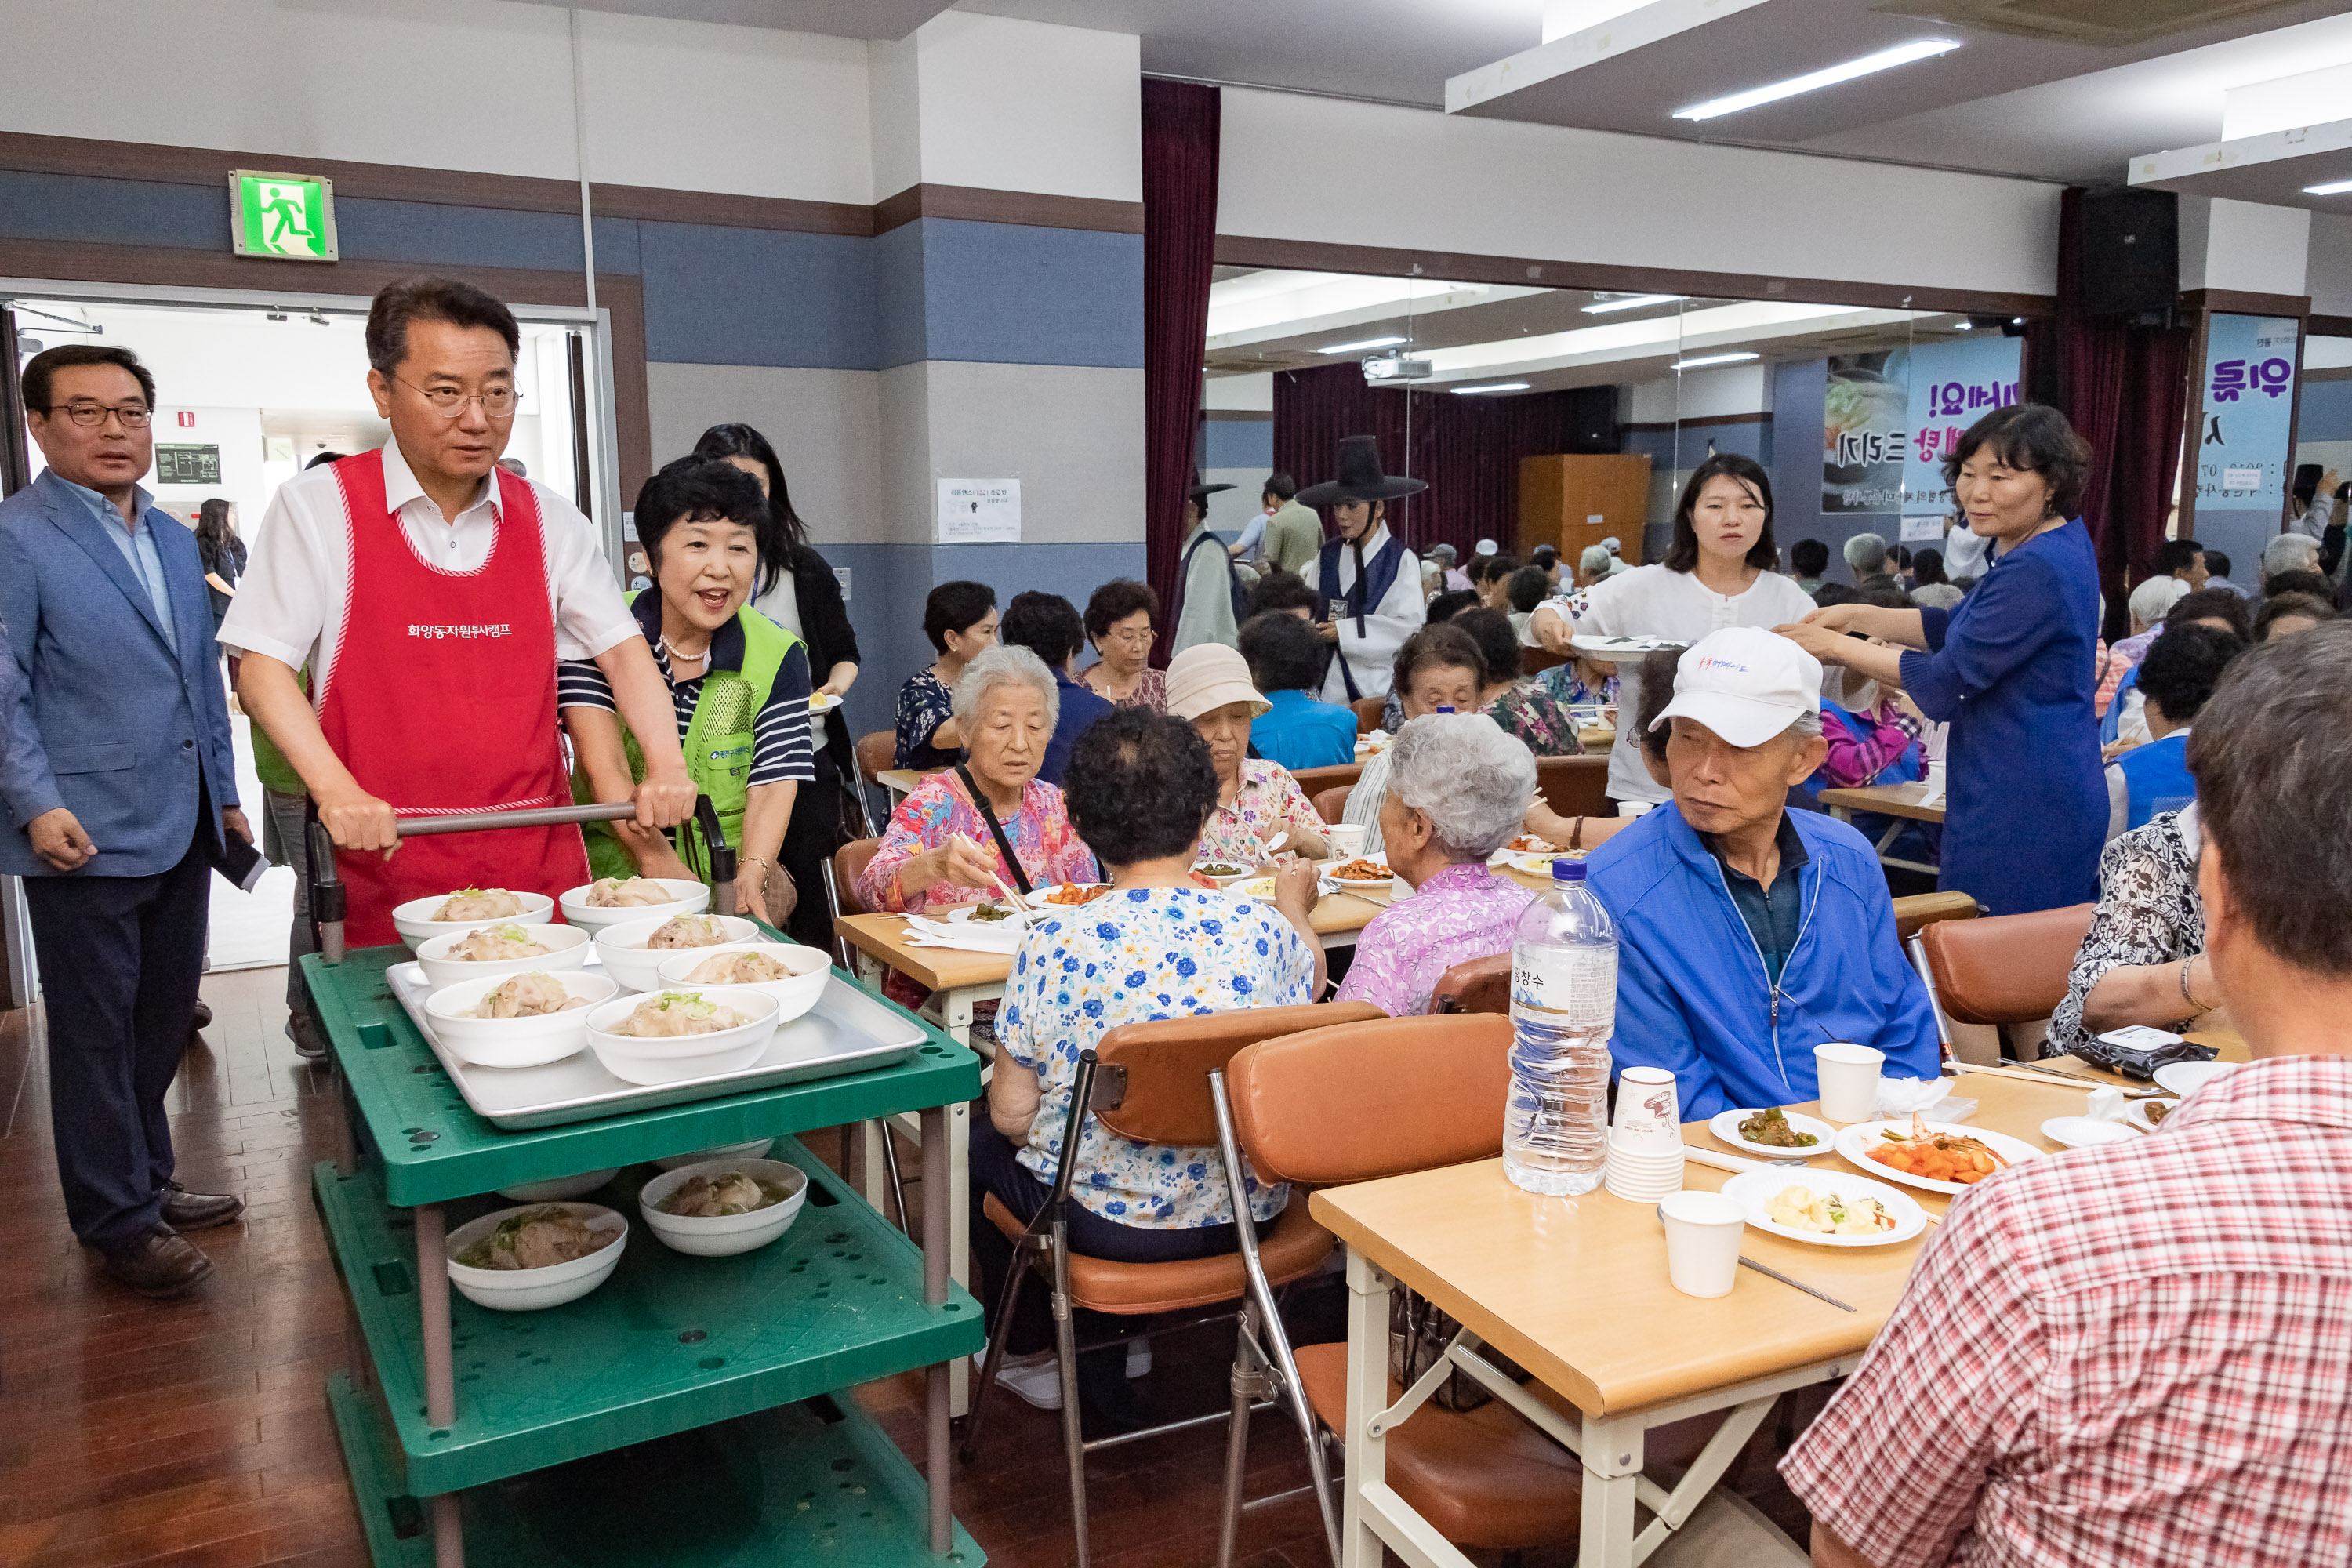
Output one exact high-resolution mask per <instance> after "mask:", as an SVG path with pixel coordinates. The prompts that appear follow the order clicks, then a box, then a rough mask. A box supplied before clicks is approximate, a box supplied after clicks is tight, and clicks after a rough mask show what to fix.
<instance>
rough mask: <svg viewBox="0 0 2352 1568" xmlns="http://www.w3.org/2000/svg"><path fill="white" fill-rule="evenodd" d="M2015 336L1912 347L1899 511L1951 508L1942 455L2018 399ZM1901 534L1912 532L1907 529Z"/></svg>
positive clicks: (1914, 512)
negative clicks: (1989, 415) (1900, 507)
mask: <svg viewBox="0 0 2352 1568" xmlns="http://www.w3.org/2000/svg"><path fill="white" fill-rule="evenodd" d="M2021 346H2022V344H2021V340H2019V339H2017V338H2008V337H2002V336H2000V335H1999V334H1998V333H1991V332H1987V333H1982V334H1979V335H1975V336H1970V337H1967V338H1958V339H1954V340H1952V341H1950V342H1937V343H1921V344H1920V345H1919V346H1918V347H1917V348H1916V349H1914V350H1912V351H1911V377H1910V383H1911V384H1910V395H1911V406H1910V411H1909V426H1910V428H1909V430H1908V431H1907V433H1906V435H1907V439H1906V443H1905V447H1904V452H1903V511H1904V515H1906V517H1916V516H1920V515H1929V516H1936V517H1941V516H1943V515H1944V514H1945V513H1947V512H1948V511H1950V510H1952V507H1953V501H1952V487H1951V486H1949V485H1948V484H1946V483H1945V482H1944V458H1946V457H1947V456H1948V454H1950V453H1952V452H1954V451H1957V450H1958V448H1959V445H1960V437H1961V436H1962V435H1963V434H1964V433H1965V432H1966V431H1967V430H1968V427H1969V426H1971V425H1973V424H1975V423H1976V422H1977V421H1978V420H1979V419H1981V418H1983V417H1984V416H1986V415H1988V414H1990V413H1991V412H1992V411H1993V410H1994V409H1996V408H2006V407H2008V406H2009V405H2011V404H2012V403H2015V402H2016V401H2017V384H2018V363H2019V359H2018V355H2019V350H2020V349H2021ZM1904 537H1905V538H1906V539H1907V538H1909V537H1910V535H1909V533H1908V532H1906V534H1905V535H1904Z"/></svg>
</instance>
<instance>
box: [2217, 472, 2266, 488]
mask: <svg viewBox="0 0 2352 1568" xmlns="http://www.w3.org/2000/svg"><path fill="white" fill-rule="evenodd" d="M2221 488H2222V489H2225V490H2258V489H2262V488H2263V471H2262V469H2260V468H2223V469H2222V470H2221Z"/></svg>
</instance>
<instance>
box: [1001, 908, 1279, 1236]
mask: <svg viewBox="0 0 2352 1568" xmlns="http://www.w3.org/2000/svg"><path fill="white" fill-rule="evenodd" d="M1314 999H1315V955H1314V954H1313V953H1312V952H1308V951H1307V944H1306V942H1303V941H1301V940H1300V939H1299V936H1298V933H1297V931H1294V930H1292V929H1291V925H1290V922H1289V921H1286V920H1285V919H1283V917H1282V916H1281V915H1280V914H1278V913H1277V912H1276V910H1275V908H1274V906H1273V905H1272V904H1268V903H1262V902H1260V901H1258V900H1255V899H1248V898H1243V897H1240V896H1238V895H1235V894H1233V893H1230V892H1223V893H1219V892H1210V891H1207V890H1205V889H1192V888H1131V889H1127V890H1125V891H1122V892H1117V893H1113V894H1111V895H1110V896H1109V897H1108V898H1103V899H1097V900H1095V901H1094V902H1093V903H1091V904H1086V905H1083V906H1081V907H1079V908H1077V909H1075V910H1071V911H1070V912H1069V913H1067V914H1063V915H1057V916H1055V918H1054V919H1052V920H1048V921H1043V922H1042V923H1040V924H1038V925H1034V926H1032V927H1031V928H1030V929H1029V932H1028V934H1027V935H1026V936H1025V937H1024V938H1023V939H1022V942H1021V949H1020V951H1019V952H1016V953H1015V954H1014V955H1013V973H1012V975H1011V976H1010V977H1009V978H1008V979H1007V980H1006V981H1005V983H1004V1003H1003V1006H1002V1007H1001V1008H999V1009H998V1012H997V1016H996V1043H997V1048H998V1049H999V1050H1001V1051H1003V1052H1004V1053H1006V1054H1007V1055H1009V1056H1010V1057H1011V1058H1013V1060H1014V1061H1016V1062H1019V1063H1020V1064H1021V1065H1022V1066H1023V1067H1024V1068H1029V1069H1030V1070H1031V1071H1032V1072H1034V1073H1035V1074H1036V1075H1037V1088H1038V1090H1039V1101H1038V1106H1037V1119H1036V1120H1035V1121H1033V1122H1031V1123H1030V1126H1029V1138H1028V1142H1026V1144H1024V1146H1023V1147H1022V1149H1021V1150H1020V1151H1019V1156H1020V1160H1021V1163H1022V1164H1024V1165H1025V1166H1026V1167H1028V1168H1029V1169H1030V1170H1032V1171H1034V1172H1035V1173H1037V1174H1038V1175H1039V1176H1040V1177H1042V1178H1044V1179H1046V1180H1049V1181H1050V1180H1051V1179H1052V1178H1053V1174H1054V1166H1055V1162H1056V1161H1058V1160H1059V1159H1060V1158H1061V1152H1062V1131H1063V1128H1064V1127H1065V1125H1066V1123H1067V1121H1068V1120H1069V1114H1070V1092H1071V1090H1072V1089H1073V1088H1074V1087H1075V1086H1076V1081H1077V1076H1078V1054H1079V1053H1080V1052H1081V1051H1084V1050H1086V1049H1087V1048H1088V1047H1091V1046H1093V1045H1094V1043H1095V1042H1096V1041H1097V1040H1098V1039H1100V1038H1101V1037H1102V1035H1103V1032H1104V1031H1105V1030H1106V1029H1110V1028H1115V1027H1117V1026H1118V1025H1121V1024H1141V1023H1149V1022H1151V1021H1153V1020H1156V1019H1161V1018H1176V1017H1183V1016H1190V1015H1193V1014H1200V1013H1216V1012H1229V1011H1231V1010H1232V1009H1234V1008H1236V1007H1284V1006H1292V1005H1299V1004H1303V1003H1307V1002H1312V1001H1313V1000H1314ZM1244 1175H1247V1173H1244ZM1249 1182H1250V1215H1251V1216H1252V1217H1253V1218H1255V1219H1257V1220H1259V1221H1265V1220H1268V1219H1272V1218H1273V1217H1274V1216H1275V1215H1277V1214H1279V1213H1281V1212H1282V1205H1283V1204H1284V1202H1285V1201H1286V1199H1287V1198H1288V1197H1289V1190H1288V1189H1287V1188H1286V1187H1284V1186H1280V1185H1276V1186H1261V1185H1260V1184H1258V1183H1257V1181H1256V1180H1255V1177H1250V1178H1249ZM1070 1192H1071V1195H1072V1196H1074V1197H1076V1199H1077V1200H1078V1202H1080V1203H1081V1204H1084V1205H1086V1206H1087V1208H1088V1209H1090V1210H1092V1211H1093V1212H1094V1213H1096V1214H1098V1215H1102V1216H1103V1217H1104V1218H1105V1219H1108V1220H1114V1221H1117V1222H1118V1224H1120V1225H1132V1226H1141V1227H1143V1228H1145V1229H1150V1230H1186V1229H1192V1228H1196V1227H1199V1226H1212V1225H1229V1224H1231V1223H1232V1221H1233V1217H1234V1211H1233V1204H1232V1202H1231V1200H1230V1198H1229V1197H1228V1195H1227V1194H1226V1190H1225V1178H1224V1173H1223V1170H1222V1169H1221V1168H1220V1162H1219V1160H1218V1157H1217V1152H1216V1150H1215V1149H1213V1148H1205V1149H1177V1148H1169V1147H1163V1146H1160V1145H1155V1144H1150V1143H1138V1142H1133V1141H1131V1140H1129V1139H1126V1138H1121V1137H1119V1136H1118V1134H1116V1133H1113V1132H1109V1131H1106V1130H1105V1129H1104V1128H1103V1126H1102V1124H1101V1123H1099V1122H1097V1121H1094V1120H1092V1119H1091V1118H1089V1119H1088V1120H1087V1123H1086V1131H1085V1132H1084V1133H1083V1134H1082V1135H1081V1138H1080V1142H1079V1146H1078V1169H1077V1177H1076V1181H1075V1182H1073V1183H1072V1184H1071V1188H1070Z"/></svg>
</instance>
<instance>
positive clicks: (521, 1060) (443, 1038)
mask: <svg viewBox="0 0 2352 1568" xmlns="http://www.w3.org/2000/svg"><path fill="white" fill-rule="evenodd" d="M533 973H541V974H544V975H545V976H546V977H547V978H548V979H549V980H551V981H553V982H555V983H556V984H558V985H561V986H562V988H563V993H564V997H565V999H566V1000H567V1001H571V1000H574V999H576V1000H577V1001H578V1002H579V1003H580V1004H581V1005H578V1006H571V1007H564V1008H562V1010H560V1011H558V1012H552V1013H535V1014H532V1015H530V1016H527V1017H513V1018H483V1017H478V1016H475V1013H476V1009H478V1008H479V1007H480V1006H481V1005H482V1000H483V998H484V997H486V996H488V994H490V993H491V992H493V991H495V990H497V989H498V988H499V986H501V985H504V984H508V983H509V981H520V980H524V979H527V978H528V977H529V976H530V974H533ZM619 991H620V987H619V986H618V985H616V984H614V983H613V980H612V977H611V976H610V975H604V974H594V973H589V972H588V971H586V970H583V969H559V970H551V971H547V970H531V971H526V972H524V973H522V974H509V975H503V976H501V975H489V976H487V977H485V978H483V979H480V980H461V981H459V982H458V983H457V984H455V985H445V986H443V987H442V988H441V989H440V990H438V991H436V992H434V993H432V994H430V995H428V996H426V997H425V1017H426V1018H427V1019H429V1020H430V1021H431V1022H432V1025H433V1037H434V1038H435V1039H436V1040H438V1041H440V1042H441V1048H442V1049H443V1050H445V1051H447V1052H448V1053H449V1054H450V1055H451V1056H453V1057H456V1058H457V1059H458V1060H459V1061H461V1062H464V1063H466V1064H467V1066H469V1067H479V1068H535V1067H543V1066H545V1065H546V1064H547V1063H549V1062H560V1061H562V1059H563V1058H566V1057H570V1056H577V1055H578V1054H579V1052H580V1048H581V1047H583V1046H585V1045H586V1044H587V1043H588V1016H589V1014H590V1013H591V1012H592V1011H593V1010H594V1008H595V1006H596V1005H597V1004H599V1003H603V1002H610V1001H611V1000H612V999H613V998H614V995H616V994H618V993H619Z"/></svg>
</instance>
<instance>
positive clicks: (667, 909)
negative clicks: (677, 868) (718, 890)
mask: <svg viewBox="0 0 2352 1568" xmlns="http://www.w3.org/2000/svg"><path fill="white" fill-rule="evenodd" d="M615 880H621V881H632V882H652V883H655V884H656V885H657V886H659V887H662V888H665V889H667V890H668V891H669V893H670V894H671V897H670V899H669V900H668V901H667V902H665V903H658V904H592V903H590V902H589V901H588V895H589V894H590V893H592V892H593V891H594V890H595V888H596V884H595V883H594V882H590V883H588V884H587V885H586V886H584V887H578V888H573V889H571V890H570V891H568V892H566V893H564V894H563V895H562V898H561V899H560V900H559V901H560V902H561V903H562V906H563V918H564V919H565V920H567V921H571V922H572V924H573V925H576V926H586V927H587V928H588V929H589V930H590V931H603V930H604V928H605V927H606V926H617V925H626V924H628V923H629V922H630V921H643V920H652V919H654V918H655V917H656V916H658V917H660V918H661V919H663V920H667V919H669V917H670V916H672V915H694V914H700V913H701V912H702V911H703V910H707V909H709V907H710V889H708V888H706V887H704V886H703V885H702V884H701V883H699V882H692V881H687V880H684V879H679V878H677V877H629V878H620V879H615Z"/></svg>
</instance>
